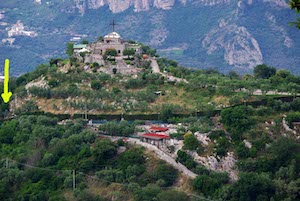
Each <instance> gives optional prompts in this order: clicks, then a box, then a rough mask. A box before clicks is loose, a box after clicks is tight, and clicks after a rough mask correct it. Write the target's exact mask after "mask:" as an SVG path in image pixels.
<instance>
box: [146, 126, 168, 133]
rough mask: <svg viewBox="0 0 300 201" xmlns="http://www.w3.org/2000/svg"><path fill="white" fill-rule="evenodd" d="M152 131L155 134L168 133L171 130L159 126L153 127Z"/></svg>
mask: <svg viewBox="0 0 300 201" xmlns="http://www.w3.org/2000/svg"><path fill="white" fill-rule="evenodd" d="M150 130H151V131H153V132H166V131H168V130H169V128H166V127H158V126H151V127H150Z"/></svg>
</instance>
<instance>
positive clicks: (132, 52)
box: [123, 48, 135, 58]
mask: <svg viewBox="0 0 300 201" xmlns="http://www.w3.org/2000/svg"><path fill="white" fill-rule="evenodd" d="M123 55H124V56H128V58H129V56H133V55H135V50H134V49H132V48H126V49H124V50H123Z"/></svg>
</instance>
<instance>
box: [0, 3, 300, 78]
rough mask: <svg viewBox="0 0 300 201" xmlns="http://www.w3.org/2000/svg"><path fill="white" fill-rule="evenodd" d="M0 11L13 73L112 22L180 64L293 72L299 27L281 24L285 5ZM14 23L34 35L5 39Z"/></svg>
mask: <svg viewBox="0 0 300 201" xmlns="http://www.w3.org/2000/svg"><path fill="white" fill-rule="evenodd" d="M0 11H1V16H2V17H0V26H1V27H3V29H1V30H0V47H1V48H2V49H3V50H4V51H3V52H5V54H0V59H1V60H4V59H5V58H7V57H9V58H11V60H12V66H15V68H13V67H12V71H13V74H15V75H18V74H21V73H24V72H26V71H28V70H31V69H33V68H34V66H35V65H37V64H39V63H42V62H45V61H46V60H48V59H49V58H51V57H62V56H64V49H65V44H66V43H67V42H68V41H70V39H71V38H72V37H74V36H78V35H79V36H82V35H86V37H85V38H86V39H88V40H90V41H93V40H95V39H96V38H97V37H98V36H99V35H105V34H107V33H109V32H110V31H111V27H110V26H109V23H110V22H111V21H112V19H116V21H117V23H118V26H117V27H116V29H117V32H119V33H120V34H121V35H122V36H123V37H124V38H125V39H133V40H136V41H138V42H143V43H145V44H148V45H151V46H152V47H154V48H157V49H158V52H159V54H161V55H163V56H167V57H168V58H170V59H175V60H177V61H179V63H180V64H181V65H184V66H187V67H196V68H214V69H217V70H220V71H222V72H224V73H227V72H228V71H230V70H236V71H238V72H240V73H251V72H252V69H253V67H255V66H256V65H258V64H261V63H266V64H268V65H272V66H274V67H277V68H285V69H288V70H291V71H292V72H293V73H296V74H299V69H298V67H299V60H300V56H299V54H298V53H297V52H299V51H300V38H299V30H297V29H296V28H294V27H292V26H289V25H288V23H289V22H291V21H294V20H295V14H294V12H292V11H291V10H289V8H288V6H287V4H286V2H285V1H284V0H275V1H271V0H262V1H254V0H246V1H233V0H195V1H191V0H190V1H187V0H124V1H112V0H66V1H58V0H52V1H44V0H32V1H31V2H29V3H28V2H27V3H25V2H23V1H20V0H13V1H10V2H3V3H1V5H0ZM1 18H2V19H1ZM18 20H21V22H22V23H24V27H25V29H24V31H25V32H26V31H27V32H26V33H27V34H28V33H30V32H32V33H37V36H36V37H30V36H26V33H25V34H24V33H23V35H22V34H20V35H15V36H12V37H8V31H10V30H11V29H12V27H13V26H14V25H15V24H16V23H17V21H18ZM10 33H11V32H10Z"/></svg>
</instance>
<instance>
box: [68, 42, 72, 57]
mask: <svg viewBox="0 0 300 201" xmlns="http://www.w3.org/2000/svg"><path fill="white" fill-rule="evenodd" d="M73 46H74V43H73V42H69V43H68V44H67V49H66V53H67V55H69V56H70V57H71V56H72V55H73V53H74V49H73Z"/></svg>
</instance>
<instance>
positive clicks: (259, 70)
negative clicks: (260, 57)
mask: <svg viewBox="0 0 300 201" xmlns="http://www.w3.org/2000/svg"><path fill="white" fill-rule="evenodd" d="M253 72H254V77H255V78H258V79H268V78H269V77H272V76H274V75H275V74H276V68H274V67H269V66H267V65H265V64H261V65H257V66H256V67H255V68H254V71H253Z"/></svg>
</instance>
